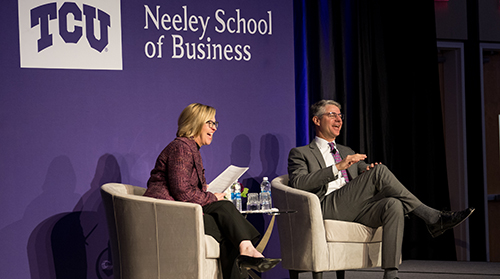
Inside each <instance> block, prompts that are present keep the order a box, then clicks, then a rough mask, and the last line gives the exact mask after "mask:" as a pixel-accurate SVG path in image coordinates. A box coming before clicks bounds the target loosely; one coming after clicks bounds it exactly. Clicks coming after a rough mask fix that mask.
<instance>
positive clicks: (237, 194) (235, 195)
mask: <svg viewBox="0 0 500 279" xmlns="http://www.w3.org/2000/svg"><path fill="white" fill-rule="evenodd" d="M232 187H233V188H234V190H233V192H232V193H231V196H232V197H231V199H232V200H233V204H234V206H236V209H238V211H241V210H242V205H241V186H240V183H238V182H235V183H233V186H232Z"/></svg>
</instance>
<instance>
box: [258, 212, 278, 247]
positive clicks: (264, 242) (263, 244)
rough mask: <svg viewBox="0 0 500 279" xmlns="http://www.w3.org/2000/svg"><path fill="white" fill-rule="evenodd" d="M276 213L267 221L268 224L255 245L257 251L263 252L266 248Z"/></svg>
mask: <svg viewBox="0 0 500 279" xmlns="http://www.w3.org/2000/svg"><path fill="white" fill-rule="evenodd" d="M275 217H276V215H273V217H272V218H271V221H270V222H269V226H268V227H267V230H266V232H265V233H264V236H263V237H262V239H261V240H260V242H259V245H257V247H256V249H257V251H259V252H261V253H262V252H264V249H266V245H267V242H269V238H270V237H271V233H272V232H273V227H274V219H275Z"/></svg>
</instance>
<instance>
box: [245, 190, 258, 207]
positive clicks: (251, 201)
mask: <svg viewBox="0 0 500 279" xmlns="http://www.w3.org/2000/svg"><path fill="white" fill-rule="evenodd" d="M259 209H260V201H259V194H258V193H248V200H247V210H248V211H252V210H259Z"/></svg>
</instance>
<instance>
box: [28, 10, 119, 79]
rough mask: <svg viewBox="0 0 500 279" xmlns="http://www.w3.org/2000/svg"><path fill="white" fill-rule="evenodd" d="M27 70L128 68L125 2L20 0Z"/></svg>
mask: <svg viewBox="0 0 500 279" xmlns="http://www.w3.org/2000/svg"><path fill="white" fill-rule="evenodd" d="M19 45H20V55H21V57H20V59H21V68H59V69H101V70H122V39H121V19H120V0H108V1H98V0H75V1H71V0H69V1H59V0H57V1H53V0H19Z"/></svg>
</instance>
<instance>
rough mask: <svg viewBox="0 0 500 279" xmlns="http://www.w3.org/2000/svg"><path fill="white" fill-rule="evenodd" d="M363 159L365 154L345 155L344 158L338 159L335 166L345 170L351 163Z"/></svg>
mask: <svg viewBox="0 0 500 279" xmlns="http://www.w3.org/2000/svg"><path fill="white" fill-rule="evenodd" d="M364 159H366V155H365V154H354V155H347V157H345V158H344V160H342V161H340V162H339V163H337V164H336V165H335V166H336V167H337V169H338V170H346V169H348V168H349V167H350V166H352V164H354V163H357V162H359V161H363V160H364Z"/></svg>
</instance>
